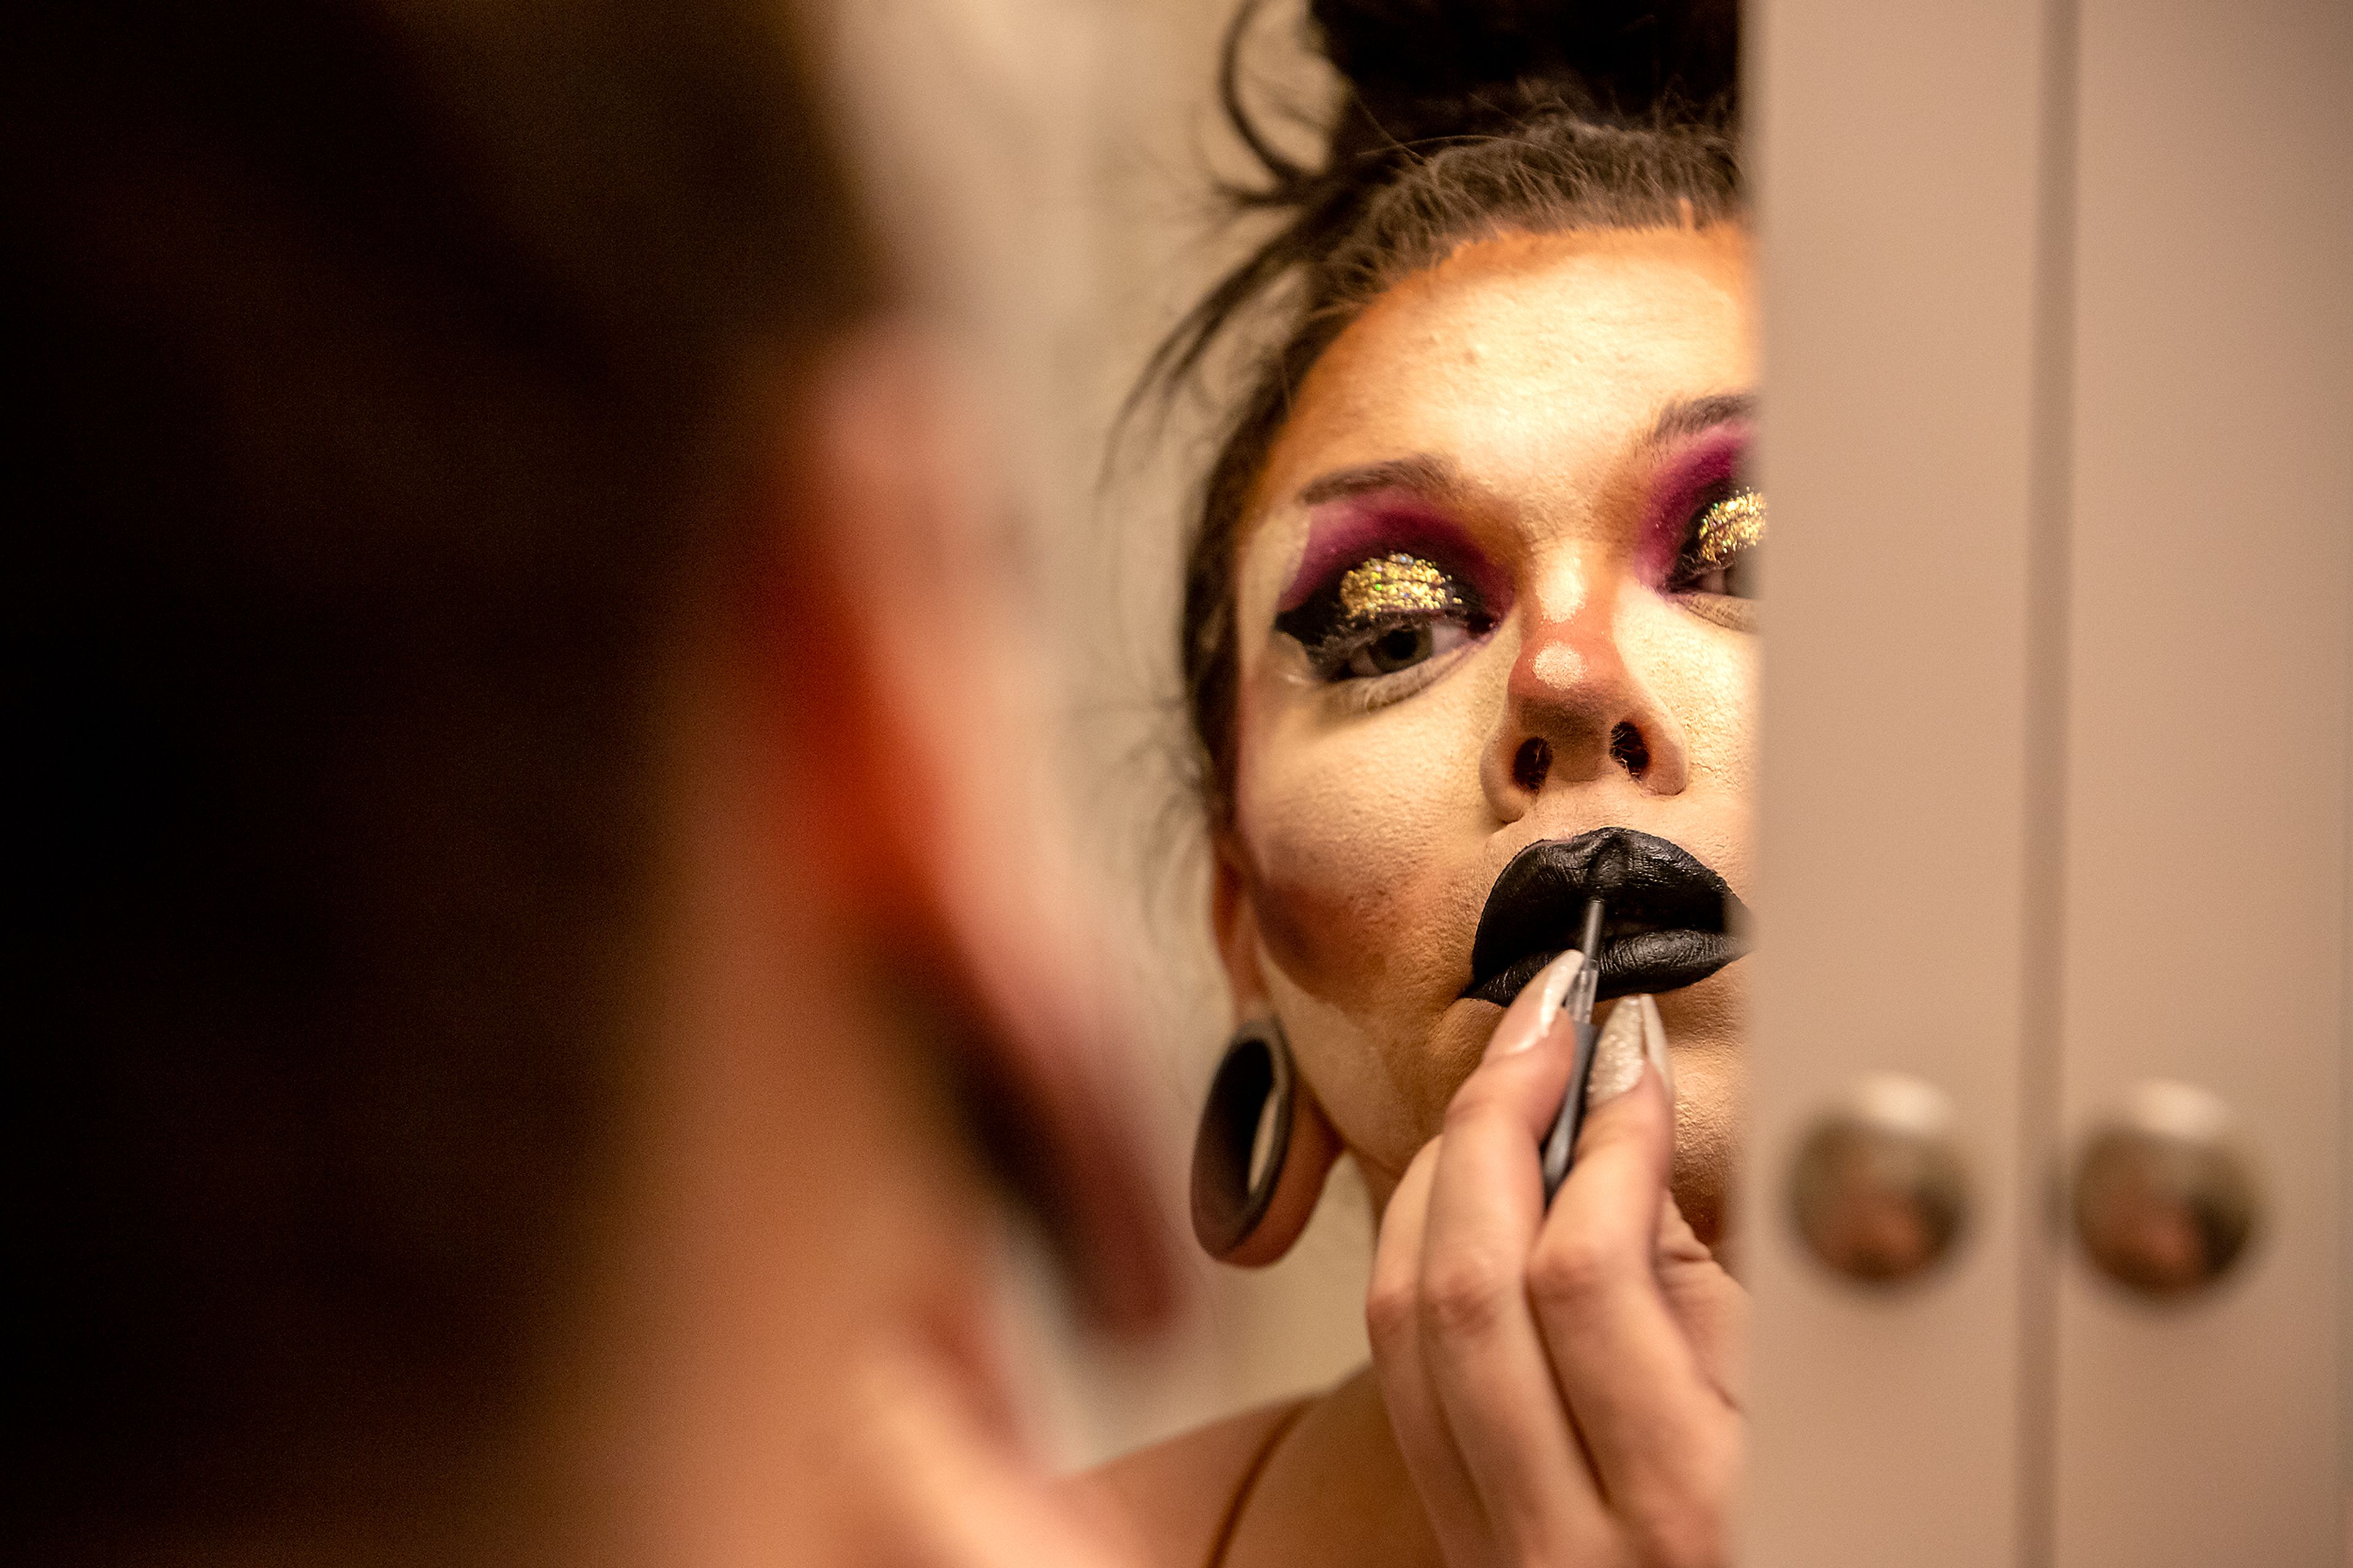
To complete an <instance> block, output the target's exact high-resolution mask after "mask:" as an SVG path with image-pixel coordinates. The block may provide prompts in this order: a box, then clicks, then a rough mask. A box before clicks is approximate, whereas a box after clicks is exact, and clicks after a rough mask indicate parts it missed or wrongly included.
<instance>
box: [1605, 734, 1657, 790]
mask: <svg viewBox="0 0 2353 1568" xmlns="http://www.w3.org/2000/svg"><path fill="white" fill-rule="evenodd" d="M1609 754H1610V755H1611V756H1613V757H1615V758H1617V759H1618V760H1619V761H1620V763H1624V764H1625V767H1626V771H1627V772H1628V773H1632V774H1633V775H1634V776H1635V777H1636V778H1641V776H1642V775H1643V774H1644V773H1649V772H1650V771H1651V748H1650V747H1648V746H1646V745H1644V744H1643V743H1642V731H1640V730H1637V729H1636V728H1634V726H1633V725H1631V724H1620V725H1619V726H1618V727H1617V728H1616V729H1614V730H1612V731H1609Z"/></svg>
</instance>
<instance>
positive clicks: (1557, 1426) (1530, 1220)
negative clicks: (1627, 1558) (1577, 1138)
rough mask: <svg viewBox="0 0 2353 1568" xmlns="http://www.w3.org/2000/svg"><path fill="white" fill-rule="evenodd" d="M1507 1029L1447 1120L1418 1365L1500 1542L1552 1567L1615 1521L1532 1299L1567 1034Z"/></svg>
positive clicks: (1426, 1249)
mask: <svg viewBox="0 0 2353 1568" xmlns="http://www.w3.org/2000/svg"><path fill="white" fill-rule="evenodd" d="M1538 1005H1539V1006H1540V1005H1541V1004H1540V1003H1539V1004H1538ZM1518 1011H1519V1005H1518V1004H1514V1013H1517V1012H1518ZM1515 1021H1516V1020H1515V1019H1514V1017H1513V1016H1510V1015H1507V1016H1506V1018H1505V1020H1504V1027H1499V1028H1498V1029H1497V1031H1496V1039H1495V1041H1494V1042H1493V1044H1492V1045H1491V1046H1490V1048H1489V1051H1488V1054H1487V1057H1486V1059H1485V1060H1483V1061H1482V1063H1481V1064H1480V1067H1479V1069H1478V1070H1477V1071H1476V1072H1474V1073H1472V1076H1471V1078H1470V1079H1468V1080H1467V1081H1466V1082H1465V1083H1464V1084H1463V1086H1462V1088H1461V1090H1460V1091H1458V1092H1457V1094H1456V1095H1455V1098H1454V1101H1453V1103H1452V1104H1451V1105H1450V1106H1449V1107H1448V1109H1447V1117H1446V1132H1445V1135H1444V1137H1443V1138H1441V1139H1440V1142H1439V1152H1438V1159H1437V1162H1436V1169H1435V1171H1434V1172H1433V1174H1432V1176H1431V1182H1430V1213H1429V1219H1428V1221H1427V1235H1426V1236H1425V1237H1424V1239H1423V1242H1422V1257H1421V1303H1420V1307H1421V1310H1420V1319H1421V1342H1422V1356H1423V1360H1424V1362H1425V1363H1426V1365H1427V1366H1428V1368H1429V1373H1430V1383H1431V1384H1432V1386H1434V1387H1435V1388H1436V1390H1437V1391H1438V1397H1439V1402H1440V1406H1441V1407H1442V1408H1443V1409H1444V1411H1445V1413H1446V1417H1447V1421H1448V1423H1449V1425H1450V1426H1451V1427H1452V1429H1453V1432H1454V1435H1455V1443H1456V1447H1457V1448H1458V1449H1460V1451H1461V1454H1462V1457H1463V1462H1464V1464H1465V1466H1466V1468H1468V1469H1469V1471H1470V1474H1471V1479H1472V1485H1473V1486H1474V1487H1475V1488H1476V1489H1477V1490H1478V1493H1479V1497H1480V1500H1481V1501H1482V1504H1483V1505H1484V1508H1485V1511H1486V1514H1487V1518H1488V1521H1489V1522H1490V1523H1491V1524H1492V1525H1493V1528H1494V1530H1495V1532H1496V1534H1497V1536H1498V1538H1499V1539H1500V1540H1501V1541H1502V1542H1503V1543H1504V1545H1505V1547H1506V1549H1507V1551H1508V1552H1510V1553H1511V1554H1513V1555H1514V1556H1516V1557H1519V1558H1521V1559H1524V1560H1542V1561H1549V1560H1553V1559H1554V1558H1556V1557H1559V1556H1564V1555H1566V1556H1572V1557H1580V1556H1582V1555H1583V1554H1584V1553H1585V1552H1587V1551H1588V1549H1589V1548H1590V1547H1591V1546H1592V1545H1593V1544H1594V1543H1595V1542H1598V1541H1599V1539H1601V1538H1602V1537H1603V1536H1604V1535H1605V1534H1606V1532H1607V1530H1608V1525H1609V1520H1608V1515H1607V1512H1606V1510H1604V1509H1603V1506H1602V1502H1601V1497H1600V1493H1599V1489H1597V1488H1596V1486H1595V1485H1594V1482H1593V1479H1592V1477H1591V1475H1590V1473H1589V1471H1588V1467H1587V1464H1586V1461H1585V1458H1584V1457H1583V1455H1582V1453H1581V1452H1580V1450H1579V1448H1578V1446H1577V1434H1576V1432H1575V1430H1574V1429H1573V1427H1572V1426H1570V1424H1569V1420H1568V1412H1567V1407H1566V1406H1565V1405H1563V1404H1562V1402H1561V1396H1560V1393H1559V1390H1558V1389H1557V1388H1556V1386H1555V1384H1554V1381H1553V1371H1552V1366H1551V1363H1550V1362H1549V1360H1548V1359H1547V1358H1546V1353H1545V1345H1544V1339H1543V1336H1542V1333H1541V1332H1540V1331H1539V1330H1538V1328H1537V1325H1536V1321H1535V1313H1534V1312H1533V1310H1531V1308H1530V1306H1529V1303H1528V1298H1527V1288H1526V1286H1527V1276H1526V1264H1527V1258H1528V1253H1529V1248H1530V1247H1532V1246H1533V1245H1534V1243H1535V1238H1536V1235H1537V1232H1538V1230H1539V1228H1540V1226H1542V1224H1543V1218H1544V1182H1543V1176H1542V1173H1541V1171H1540V1168H1539V1150H1538V1143H1537V1137H1538V1134H1539V1133H1540V1131H1542V1130H1544V1129H1546V1128H1548V1127H1549V1126H1550V1125H1551V1124H1552V1121H1553V1119H1554V1116H1555V1114H1556V1111H1557V1110H1558V1107H1559V1103H1560V1100H1561V1097H1562V1095H1563V1094H1564V1093H1565V1092H1567V1088H1568V1077H1569V1073H1570V1070H1571V1058H1572V1056H1573V1042H1574V1034H1573V1031H1572V1030H1571V1029H1570V1028H1569V1027H1568V1022H1569V1021H1568V1020H1567V1019H1566V1018H1556V1019H1555V1020H1554V1023H1553V1026H1552V1027H1551V1028H1549V1029H1547V1030H1545V1031H1544V1032H1542V1034H1541V1035H1539V1036H1538V1037H1535V1039H1533V1040H1525V1043H1524V1037H1515V1036H1514V1035H1510V1034H1507V1033H1506V1032H1505V1029H1506V1028H1507V1027H1509V1026H1512V1025H1513V1024H1514V1022H1515Z"/></svg>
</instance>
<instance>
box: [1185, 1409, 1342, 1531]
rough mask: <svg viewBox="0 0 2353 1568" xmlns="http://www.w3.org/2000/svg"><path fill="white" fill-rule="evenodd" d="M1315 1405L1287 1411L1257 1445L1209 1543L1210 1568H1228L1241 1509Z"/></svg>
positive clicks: (1247, 1502) (1239, 1521)
mask: <svg viewBox="0 0 2353 1568" xmlns="http://www.w3.org/2000/svg"><path fill="white" fill-rule="evenodd" d="M1314 1403H1315V1401H1314V1398H1313V1397H1310V1398H1306V1399H1303V1400H1301V1401H1300V1402H1299V1403H1298V1404H1296V1405H1293V1406H1292V1407H1291V1408H1290V1409H1289V1410H1288V1411H1286V1412H1284V1413H1283V1416H1282V1420H1280V1421H1277V1422H1276V1423H1275V1424H1274V1425H1273V1426H1272V1427H1271V1428H1269V1429H1268V1431H1267V1435H1266V1440H1265V1441H1264V1442H1262V1443H1261V1444H1260V1445H1259V1446H1258V1452H1257V1453H1255V1454H1252V1455H1251V1456H1250V1467H1249V1468H1247V1469H1245V1470H1243V1471H1242V1479H1241V1484H1240V1485H1239V1486H1237V1487H1235V1488H1234V1500H1233V1501H1232V1502H1231V1503H1230V1504H1229V1505H1228V1506H1227V1509H1226V1517H1225V1518H1224V1519H1223V1520H1222V1521H1219V1524H1218V1533H1217V1534H1216V1536H1215V1537H1213V1538H1212V1539H1211V1541H1210V1542H1209V1557H1208V1568H1225V1562H1226V1552H1227V1551H1228V1550H1229V1548H1230V1547H1231V1546H1232V1545H1233V1543H1234V1532H1235V1531H1238V1530H1240V1528H1241V1522H1242V1510H1244V1509H1246V1508H1248V1507H1249V1506H1250V1498H1251V1497H1252V1496H1253V1495H1254V1494H1255V1493H1256V1492H1257V1491H1258V1483H1259V1478H1260V1477H1261V1476H1263V1475H1265V1474H1266V1467H1267V1465H1268V1463H1269V1462H1270V1461H1271V1460H1272V1459H1273V1458H1274V1451H1275V1450H1276V1449H1277V1448H1279V1447H1282V1440H1283V1439H1284V1438H1285V1437H1288V1436H1291V1429H1292V1428H1293V1426H1298V1425H1299V1418H1300V1417H1301V1416H1303V1415H1306V1414H1307V1407H1308V1406H1309V1405H1314Z"/></svg>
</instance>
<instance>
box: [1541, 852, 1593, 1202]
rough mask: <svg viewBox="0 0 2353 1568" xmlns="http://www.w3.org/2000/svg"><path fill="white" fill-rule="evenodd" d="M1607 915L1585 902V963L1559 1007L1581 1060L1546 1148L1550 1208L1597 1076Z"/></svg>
mask: <svg viewBox="0 0 2353 1568" xmlns="http://www.w3.org/2000/svg"><path fill="white" fill-rule="evenodd" d="M1605 913H1606V911H1605V910H1603V908H1602V903H1601V900H1600V899H1599V897H1595V898H1590V899H1588V900H1586V901H1585V931H1584V940H1583V941H1581V942H1578V943H1577V951H1578V952H1582V953H1583V954H1585V962H1584V963H1582V964H1580V965H1579V966H1578V967H1577V978H1576V979H1575V980H1572V981H1570V982H1569V987H1568V994H1567V996H1566V997H1564V998H1563V999H1562V1001H1561V1011H1562V1012H1564V1013H1567V1015H1568V1016H1570V1018H1571V1019H1573V1020H1574V1022H1573V1024H1572V1025H1571V1027H1573V1028H1574V1029H1575V1030H1576V1031H1577V1054H1576V1057H1575V1058H1574V1059H1573V1062H1572V1064H1571V1066H1570V1068H1569V1075H1568V1092H1567V1093H1566V1094H1564V1095H1562V1096H1561V1100H1560V1110H1559V1111H1558V1113H1557V1114H1556V1115H1555V1116H1554V1117H1553V1121H1552V1131H1551V1133H1550V1134H1549V1135H1547V1136H1546V1139H1545V1145H1544V1194H1545V1205H1546V1207H1547V1208H1549V1207H1550V1206H1551V1205H1552V1195H1553V1194H1555V1193H1556V1192H1558V1191H1560V1184H1561V1183H1563V1182H1565V1181H1567V1179H1568V1170H1569V1166H1570V1165H1572V1164H1574V1163H1576V1160H1577V1129H1578V1128H1580V1127H1582V1126H1583V1125H1584V1123H1585V1085H1586V1080H1587V1079H1589V1078H1591V1077H1592V1076H1593V1045H1594V1042H1595V1041H1596V1040H1597V1039H1599V1037H1600V1034H1601V1031H1600V1030H1599V1028H1597V1027H1596V1026H1594V1022H1593V1007H1594V1003H1595V1001H1596V994H1597V993H1598V992H1599V989H1600V985H1601V924H1602V919H1603V916H1604V914H1605Z"/></svg>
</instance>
